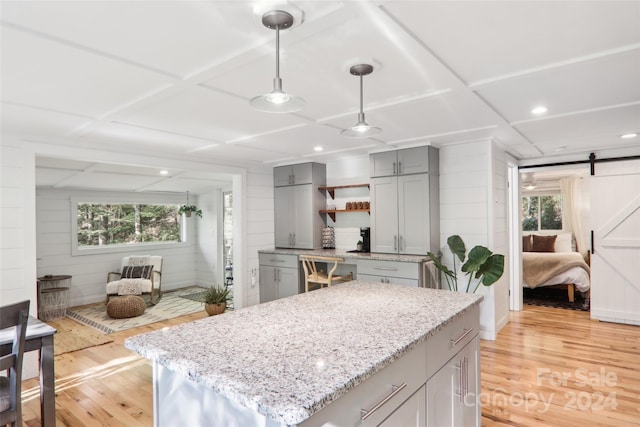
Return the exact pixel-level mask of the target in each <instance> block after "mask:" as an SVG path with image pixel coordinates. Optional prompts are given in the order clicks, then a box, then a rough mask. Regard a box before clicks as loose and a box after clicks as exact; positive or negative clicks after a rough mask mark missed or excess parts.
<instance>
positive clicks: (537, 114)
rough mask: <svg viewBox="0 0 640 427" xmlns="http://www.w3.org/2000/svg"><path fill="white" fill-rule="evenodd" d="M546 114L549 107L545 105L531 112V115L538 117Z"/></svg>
mask: <svg viewBox="0 0 640 427" xmlns="http://www.w3.org/2000/svg"><path fill="white" fill-rule="evenodd" d="M546 112H547V107H545V106H544V105H540V106H538V107H535V108H534V109H533V110H531V114H534V115H536V116H539V115H541V114H544V113H546Z"/></svg>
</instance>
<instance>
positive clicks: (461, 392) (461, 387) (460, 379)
mask: <svg viewBox="0 0 640 427" xmlns="http://www.w3.org/2000/svg"><path fill="white" fill-rule="evenodd" d="M456 368H457V369H458V371H460V372H459V376H458V393H456V395H457V396H458V399H459V400H460V402H462V401H464V379H463V377H464V361H463V360H460V361H459V362H458V363H456Z"/></svg>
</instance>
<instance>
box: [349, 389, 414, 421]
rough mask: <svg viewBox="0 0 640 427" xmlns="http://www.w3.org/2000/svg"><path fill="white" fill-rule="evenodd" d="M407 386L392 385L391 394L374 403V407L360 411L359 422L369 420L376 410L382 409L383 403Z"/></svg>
mask: <svg viewBox="0 0 640 427" xmlns="http://www.w3.org/2000/svg"><path fill="white" fill-rule="evenodd" d="M406 386H407V383H402V384H400V385H392V386H391V393H389V394H388V395H387V396H386V397H385V398H384V399H382V400H381V401H380V402H378V403H376V404H375V405H374V407H373V408H371V409H369V410H366V409H360V420H362V421H364V420H366V419H367V418H369V417H370V416H371V415H373V413H374V412H376V411H377V410H378V409H380V407H382V405H384V404H385V403H387V402H388V401H389V400H390V399H392V398H393V396H395V395H396V394H398V393H400V391H401V390H402V389H403V388H405V387H406Z"/></svg>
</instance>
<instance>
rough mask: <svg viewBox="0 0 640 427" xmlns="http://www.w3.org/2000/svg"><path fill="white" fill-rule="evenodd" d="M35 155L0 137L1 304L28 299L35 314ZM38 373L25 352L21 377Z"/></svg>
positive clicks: (30, 355) (33, 360) (33, 358)
mask: <svg viewBox="0 0 640 427" xmlns="http://www.w3.org/2000/svg"><path fill="white" fill-rule="evenodd" d="M34 171H35V158H34V156H33V153H32V152H31V151H30V150H27V149H25V148H24V147H22V144H20V142H18V141H16V140H13V139H11V138H9V137H3V138H1V141H0V304H2V305H5V304H12V303H16V302H19V301H23V300H30V301H31V305H30V312H31V314H32V315H36V314H37V312H38V308H37V306H36V293H37V291H36V245H35V241H36V234H35V223H36V220H35V172H34ZM37 374H38V361H37V353H36V352H29V353H26V354H25V361H24V378H31V377H34V376H36V375H37Z"/></svg>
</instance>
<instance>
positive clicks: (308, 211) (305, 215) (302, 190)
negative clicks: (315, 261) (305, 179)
mask: <svg viewBox="0 0 640 427" xmlns="http://www.w3.org/2000/svg"><path fill="white" fill-rule="evenodd" d="M312 193H313V186H312V185H311V184H307V185H294V186H293V187H291V198H292V200H291V207H290V212H291V214H292V218H291V221H290V222H291V225H290V226H291V227H292V232H293V247H294V248H298V249H313V215H314V212H313V200H312V197H313V194H312ZM317 214H318V213H317V212H315V215H317ZM276 221H278V220H276Z"/></svg>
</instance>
